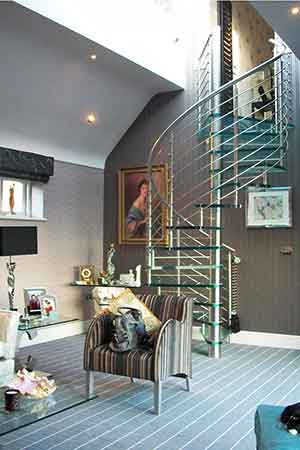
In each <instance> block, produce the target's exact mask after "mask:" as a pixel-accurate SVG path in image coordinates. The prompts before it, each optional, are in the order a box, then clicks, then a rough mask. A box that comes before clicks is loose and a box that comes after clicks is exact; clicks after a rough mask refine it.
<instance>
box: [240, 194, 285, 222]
mask: <svg viewBox="0 0 300 450" xmlns="http://www.w3.org/2000/svg"><path fill="white" fill-rule="evenodd" d="M245 211H246V227H247V228H291V227H292V188H291V187H290V186H288V187H272V188H256V187H254V188H248V190H247V193H246V208H245Z"/></svg>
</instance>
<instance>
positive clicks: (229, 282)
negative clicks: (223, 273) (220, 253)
mask: <svg viewBox="0 0 300 450" xmlns="http://www.w3.org/2000/svg"><path fill="white" fill-rule="evenodd" d="M227 263H228V273H227V276H228V318H227V324H228V327H229V329H230V327H231V316H232V253H231V251H228V253H227ZM229 342H230V334H229Z"/></svg>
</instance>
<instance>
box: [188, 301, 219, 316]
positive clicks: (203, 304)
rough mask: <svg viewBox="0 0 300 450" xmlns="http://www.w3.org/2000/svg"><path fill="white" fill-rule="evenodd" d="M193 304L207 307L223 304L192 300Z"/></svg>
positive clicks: (217, 306)
mask: <svg viewBox="0 0 300 450" xmlns="http://www.w3.org/2000/svg"><path fill="white" fill-rule="evenodd" d="M194 304H195V305H196V306H206V307H207V308H219V307H221V306H222V305H223V303H211V302H202V301H200V300H194ZM196 314H199V312H198V311H197V312H196Z"/></svg>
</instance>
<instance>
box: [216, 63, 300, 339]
mask: <svg viewBox="0 0 300 450" xmlns="http://www.w3.org/2000/svg"><path fill="white" fill-rule="evenodd" d="M292 72H293V95H292V99H291V101H292V103H293V108H294V124H295V125H296V127H295V129H293V130H291V131H290V134H289V157H288V171H287V173H286V174H284V175H276V176H275V175H273V176H272V177H271V178H270V182H271V184H272V185H275V186H276V185H278V186H292V188H293V222H294V225H293V228H290V229H246V228H245V211H244V210H242V211H232V212H231V213H230V217H229V214H228V211H227V212H226V218H225V230H224V242H228V243H230V244H231V245H232V246H233V247H234V248H236V249H237V251H238V253H239V255H241V258H242V263H241V302H240V310H239V312H240V317H241V326H242V329H244V330H253V331H261V332H273V333H284V334H295V335H299V334H300V289H299V288H300V275H299V274H300V231H299V227H300V211H299V200H300V171H299V167H300V152H299V149H300V126H299V125H300V62H299V61H298V60H296V58H295V59H294V62H293V68H292ZM282 247H292V249H293V253H292V255H282V254H281V252H280V249H281V248H282Z"/></svg>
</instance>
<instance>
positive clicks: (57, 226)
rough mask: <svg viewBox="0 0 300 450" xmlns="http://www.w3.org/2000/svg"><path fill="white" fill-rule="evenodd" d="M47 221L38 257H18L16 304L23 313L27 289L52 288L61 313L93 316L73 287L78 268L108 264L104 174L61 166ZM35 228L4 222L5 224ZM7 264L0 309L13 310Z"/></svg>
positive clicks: (0, 269)
mask: <svg viewBox="0 0 300 450" xmlns="http://www.w3.org/2000/svg"><path fill="white" fill-rule="evenodd" d="M45 207H46V217H48V221H47V222H36V225H37V227H38V244H39V251H38V255H33V256H17V257H15V258H14V260H15V261H16V263H17V268H16V303H17V304H18V306H19V309H20V311H22V310H23V306H24V299H23V288H24V287H36V286H42V287H46V288H47V290H48V291H49V293H50V292H51V293H53V294H55V295H56V296H57V298H58V311H59V312H60V313H62V314H65V315H70V316H74V317H78V318H84V317H87V316H89V315H90V308H89V305H88V304H87V302H86V300H85V295H84V289H83V288H78V287H71V286H70V282H71V281H73V280H74V267H76V266H78V265H80V264H88V263H93V264H97V265H98V266H99V265H100V263H101V260H102V242H103V235H102V229H103V225H102V217H103V171H102V170H100V169H92V168H89V167H83V166H79V165H74V164H69V163H63V162H59V161H56V162H55V175H54V177H52V178H51V179H50V181H49V183H48V184H46V185H45ZM29 224H30V225H31V224H32V223H31V222H29V223H27V222H20V221H11V220H10V221H2V220H1V224H0V225H29ZM6 260H7V258H0V305H3V306H7V304H8V299H7V291H6V267H5V265H6Z"/></svg>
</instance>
